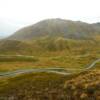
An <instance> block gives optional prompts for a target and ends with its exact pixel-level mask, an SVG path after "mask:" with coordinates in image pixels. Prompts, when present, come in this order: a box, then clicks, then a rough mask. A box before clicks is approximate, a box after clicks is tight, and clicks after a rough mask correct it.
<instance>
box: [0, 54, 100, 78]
mask: <svg viewBox="0 0 100 100" xmlns="http://www.w3.org/2000/svg"><path fill="white" fill-rule="evenodd" d="M17 56H22V55H17ZM25 57H32V56H25ZM98 62H100V58H99V59H96V60H95V61H93V62H92V63H91V64H90V65H88V67H87V68H84V69H80V72H83V71H86V70H89V69H91V68H93V67H94V66H95V65H96V64H97V63H98ZM71 70H76V71H77V69H66V68H62V67H58V68H54V67H53V68H34V69H23V70H16V71H9V72H2V73H0V77H13V76H16V75H19V74H25V73H37V72H46V73H56V74H62V75H70V74H73V72H71Z"/></svg>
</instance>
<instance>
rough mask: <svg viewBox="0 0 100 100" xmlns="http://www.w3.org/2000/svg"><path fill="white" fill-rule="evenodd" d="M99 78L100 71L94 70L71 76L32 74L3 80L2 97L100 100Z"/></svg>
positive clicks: (0, 93) (48, 99)
mask: <svg viewBox="0 0 100 100" xmlns="http://www.w3.org/2000/svg"><path fill="white" fill-rule="evenodd" d="M99 76H100V71H99V70H93V71H88V72H85V73H80V74H76V75H71V76H63V75H58V74H49V73H31V74H25V75H20V76H17V77H13V78H4V79H3V78H2V80H1V81H0V97H5V98H6V100H9V98H11V97H13V98H14V99H17V100H30V99H31V100H33V99H36V100H37V99H40V100H45V99H46V100H61V99H65V100H67V99H68V98H70V99H72V98H74V99H77V100H81V99H85V100H88V99H89V98H96V100H99V82H100V78H99ZM90 81H91V82H90ZM92 87H93V88H92ZM70 99H69V100H70Z"/></svg>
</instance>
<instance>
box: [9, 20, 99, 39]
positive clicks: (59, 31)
mask: <svg viewBox="0 0 100 100" xmlns="http://www.w3.org/2000/svg"><path fill="white" fill-rule="evenodd" d="M96 26H97V25H92V24H87V23H84V22H80V21H70V20H64V19H59V18H57V19H47V20H43V21H40V22H38V23H36V24H34V25H31V26H28V27H24V28H22V29H20V30H18V31H17V32H15V33H14V34H13V35H12V36H10V37H9V38H8V39H16V40H32V39H34V38H39V37H44V36H50V37H57V36H62V37H64V38H70V39H88V38H92V37H93V36H94V35H95V34H100V29H98V28H97V27H96Z"/></svg>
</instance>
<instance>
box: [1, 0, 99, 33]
mask: <svg viewBox="0 0 100 100" xmlns="http://www.w3.org/2000/svg"><path fill="white" fill-rule="evenodd" d="M48 18H63V19H70V20H75V21H76V20H80V21H84V22H88V23H94V22H100V0H0V35H10V34H12V33H13V32H15V31H16V30H18V29H19V28H21V27H24V26H27V25H30V24H34V23H36V22H38V21H40V20H43V19H48Z"/></svg>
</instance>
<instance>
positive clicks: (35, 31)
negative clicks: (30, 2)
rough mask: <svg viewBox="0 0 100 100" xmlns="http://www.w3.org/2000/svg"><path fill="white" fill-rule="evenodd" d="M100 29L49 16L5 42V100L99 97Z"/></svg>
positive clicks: (0, 52) (1, 62) (0, 62)
mask: <svg viewBox="0 0 100 100" xmlns="http://www.w3.org/2000/svg"><path fill="white" fill-rule="evenodd" d="M99 27H100V26H99V25H98V24H88V23H84V22H78V21H71V20H63V19H58V18H57V19H47V20H43V21H40V22H38V23H36V24H34V25H31V26H28V27H24V28H22V29H20V30H18V31H17V32H15V33H14V34H13V35H11V36H9V37H7V38H5V39H2V40H0V100H99V99H100V78H99V77H100V29H99Z"/></svg>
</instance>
